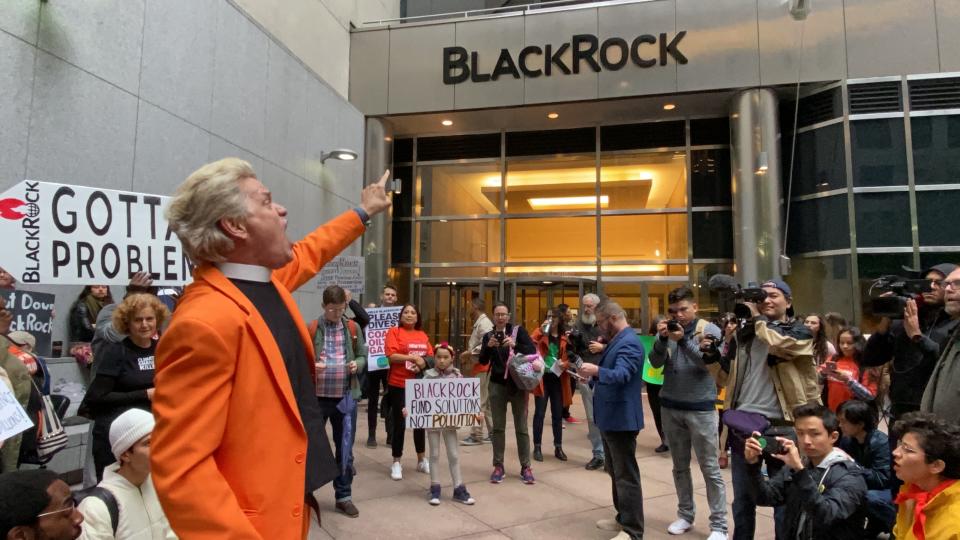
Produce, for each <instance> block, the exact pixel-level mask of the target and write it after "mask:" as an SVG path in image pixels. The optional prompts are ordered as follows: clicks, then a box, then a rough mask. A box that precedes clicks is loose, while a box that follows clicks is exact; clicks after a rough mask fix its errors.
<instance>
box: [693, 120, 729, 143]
mask: <svg viewBox="0 0 960 540" xmlns="http://www.w3.org/2000/svg"><path fill="white" fill-rule="evenodd" d="M690 144H691V145H693V146H697V145H700V144H730V120H729V119H728V118H727V117H726V116H724V117H722V118H703V119H700V120H691V121H690Z"/></svg>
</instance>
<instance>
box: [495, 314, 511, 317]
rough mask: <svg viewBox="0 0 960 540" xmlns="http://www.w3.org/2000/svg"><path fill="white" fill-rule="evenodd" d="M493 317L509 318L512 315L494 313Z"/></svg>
mask: <svg viewBox="0 0 960 540" xmlns="http://www.w3.org/2000/svg"><path fill="white" fill-rule="evenodd" d="M493 316H494V317H509V316H510V314H509V313H494V314H493Z"/></svg>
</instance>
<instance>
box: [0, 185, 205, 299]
mask: <svg viewBox="0 0 960 540" xmlns="http://www.w3.org/2000/svg"><path fill="white" fill-rule="evenodd" d="M170 199H171V198H170V197H161V196H158V195H147V194H143V193H134V192H127V191H116V190H112V189H98V188H89V187H82V186H70V185H64V184H53V183H49V182H39V181H35V180H24V181H23V182H20V183H19V184H17V185H15V186H13V187H12V188H10V189H8V190H7V191H5V192H4V193H3V194H2V195H0V238H3V239H4V249H3V254H2V255H0V267H3V268H5V269H6V270H7V271H8V272H10V273H11V274H13V276H14V277H15V278H16V279H17V280H18V281H20V282H21V283H42V284H44V285H52V284H57V285H89V284H91V283H95V284H98V285H126V284H127V283H128V282H129V281H130V278H131V277H132V276H133V274H135V273H137V272H148V273H149V274H150V275H151V277H152V278H153V284H154V285H183V284H184V283H185V282H186V281H188V280H189V279H190V261H189V260H188V258H187V256H186V254H184V252H183V249H182V247H181V246H180V241H179V240H178V239H177V237H176V235H174V234H173V232H172V231H170V229H169V228H168V227H167V221H166V219H164V217H163V212H164V210H165V209H166V206H167V204H169V202H170Z"/></svg>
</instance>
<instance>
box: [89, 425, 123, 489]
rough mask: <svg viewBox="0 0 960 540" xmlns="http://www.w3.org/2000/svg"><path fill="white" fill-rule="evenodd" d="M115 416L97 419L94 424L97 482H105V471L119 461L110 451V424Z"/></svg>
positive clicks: (94, 456) (94, 463) (94, 454)
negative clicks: (108, 466)
mask: <svg viewBox="0 0 960 540" xmlns="http://www.w3.org/2000/svg"><path fill="white" fill-rule="evenodd" d="M114 418H115V417H114V416H110V417H109V418H97V419H96V420H94V424H93V440H92V442H93V466H94V468H95V469H96V474H97V482H99V481H101V480H103V469H105V468H106V467H107V465H110V464H111V463H114V462H116V461H117V458H116V457H114V455H113V450H111V449H110V423H111V422H113V420H114Z"/></svg>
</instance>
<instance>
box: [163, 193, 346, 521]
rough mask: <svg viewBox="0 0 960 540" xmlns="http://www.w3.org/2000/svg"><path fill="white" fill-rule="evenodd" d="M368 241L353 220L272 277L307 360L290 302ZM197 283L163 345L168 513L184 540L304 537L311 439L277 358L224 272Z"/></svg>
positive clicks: (328, 230) (326, 233)
mask: <svg viewBox="0 0 960 540" xmlns="http://www.w3.org/2000/svg"><path fill="white" fill-rule="evenodd" d="M363 230H364V227H363V224H362V223H361V222H360V218H359V217H358V216H357V214H356V212H354V211H352V210H350V211H347V212H345V213H343V214H341V215H340V216H338V217H336V218H334V219H332V220H331V221H329V222H328V223H326V224H325V225H323V226H321V227H319V228H317V229H316V230H315V231H313V232H312V233H310V234H309V235H307V236H306V237H305V238H304V239H303V240H301V241H300V242H297V243H296V244H295V245H294V247H293V260H292V261H291V262H290V263H289V264H287V265H286V266H284V267H283V268H280V269H278V270H275V271H274V272H273V276H272V280H273V283H274V285H275V286H276V287H277V290H278V291H279V292H280V295H281V296H282V297H283V300H284V302H285V303H286V305H287V307H288V309H289V310H290V313H291V315H293V319H294V320H295V321H297V329H298V330H299V332H300V338H301V340H302V341H303V346H304V349H305V350H306V351H308V354H309V356H307V358H313V356H314V351H313V343H312V341H311V339H310V337H309V335H308V334H307V327H306V326H305V325H304V323H303V317H302V316H301V315H300V312H299V310H298V309H297V304H296V302H295V301H294V299H293V297H291V296H290V291H293V290H295V289H296V288H297V287H299V286H301V285H303V284H304V283H305V282H306V281H307V280H309V279H310V278H311V277H313V276H314V275H315V274H316V273H317V272H319V271H320V268H321V267H322V266H323V265H324V264H326V263H327V262H328V261H330V260H331V259H333V257H334V256H336V255H337V254H338V253H340V252H341V251H342V250H343V249H344V248H345V247H347V246H348V245H349V244H350V243H351V242H353V241H354V240H356V239H357V238H358V237H359V236H360V235H361V234H362V233H363ZM193 279H194V281H193V283H192V284H191V285H189V286H188V287H187V288H186V290H185V291H184V294H183V298H182V299H181V300H180V303H179V304H178V306H177V309H176V312H175V313H174V315H173V319H172V321H171V322H170V327H169V328H168V329H167V331H166V333H165V334H164V335H163V338H161V340H160V343H159V345H158V346H157V371H156V377H155V383H156V390H155V394H154V398H153V413H154V416H155V417H156V420H157V424H156V428H155V429H154V431H153V438H152V441H151V456H150V465H151V468H152V469H151V470H152V474H153V483H154V484H155V486H156V489H157V495H158V496H159V498H160V502H161V504H162V505H163V509H164V512H165V513H166V515H167V518H168V519H169V520H170V525H171V527H172V528H173V530H174V531H175V532H176V534H177V535H178V536H179V537H180V538H181V539H184V540H192V539H208V538H209V539H218V540H219V539H222V538H230V539H231V540H238V539H261V538H270V539H274V538H277V539H293V538H305V537H306V527H305V525H306V516H309V512H305V511H304V508H303V502H304V483H305V472H304V469H305V465H304V461H305V459H306V451H307V435H306V432H305V431H304V428H303V423H302V422H301V420H300V413H299V410H298V408H297V403H296V400H295V397H294V395H293V390H292V389H291V387H290V379H289V377H288V375H287V370H286V367H285V366H284V363H283V358H282V357H281V356H280V350H279V349H278V347H277V344H276V342H275V341H274V339H273V336H272V334H271V333H270V329H269V328H268V327H267V324H266V322H264V320H263V318H262V317H261V316H260V313H259V312H258V311H257V310H256V309H255V308H254V306H253V304H251V303H250V301H249V300H248V299H247V297H246V296H244V295H243V294H242V293H241V292H240V291H239V289H237V288H236V287H235V286H234V285H233V284H232V283H231V282H230V281H229V280H228V279H227V278H226V277H225V276H224V275H223V273H222V272H220V270H218V269H217V268H216V267H215V266H213V265H210V264H204V265H202V266H200V267H199V268H197V270H196V271H195V272H194V276H193ZM310 370H311V372H313V370H314V365H313V362H310Z"/></svg>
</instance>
